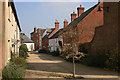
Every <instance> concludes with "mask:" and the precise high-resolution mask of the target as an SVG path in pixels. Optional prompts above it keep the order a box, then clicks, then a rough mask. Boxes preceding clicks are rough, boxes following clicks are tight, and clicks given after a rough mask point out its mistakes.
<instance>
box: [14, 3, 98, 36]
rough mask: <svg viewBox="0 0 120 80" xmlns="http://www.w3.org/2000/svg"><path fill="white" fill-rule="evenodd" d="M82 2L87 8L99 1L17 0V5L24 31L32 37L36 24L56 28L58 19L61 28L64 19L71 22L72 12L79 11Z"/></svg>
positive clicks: (40, 26)
mask: <svg viewBox="0 0 120 80" xmlns="http://www.w3.org/2000/svg"><path fill="white" fill-rule="evenodd" d="M80 4H82V6H83V7H85V10H87V9H89V8H90V7H92V6H94V5H95V4H97V2H16V3H15V6H16V9H17V14H18V17H19V20H20V25H21V28H22V32H24V33H25V34H26V35H27V36H28V37H30V33H31V32H32V31H33V29H34V27H35V26H36V27H37V28H54V27H55V25H54V22H55V20H56V19H57V20H58V21H59V23H60V28H62V27H63V21H64V19H67V20H68V22H69V23H70V20H71V18H70V14H71V13H72V12H73V11H74V12H76V13H77V7H79V6H80Z"/></svg>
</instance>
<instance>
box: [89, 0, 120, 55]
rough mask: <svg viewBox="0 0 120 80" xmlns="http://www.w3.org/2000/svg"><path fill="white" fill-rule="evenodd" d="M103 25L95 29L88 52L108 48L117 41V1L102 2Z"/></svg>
mask: <svg viewBox="0 0 120 80" xmlns="http://www.w3.org/2000/svg"><path fill="white" fill-rule="evenodd" d="M103 5H104V7H109V11H107V9H106V8H104V25H103V26H100V27H97V28H96V29H95V35H94V38H93V40H92V42H91V47H90V51H89V52H90V53H97V52H101V53H102V51H104V50H110V49H111V48H113V47H114V46H116V44H117V43H118V24H119V20H118V19H119V17H118V16H119V14H120V12H119V7H118V6H119V5H120V3H117V2H104V3H103Z"/></svg>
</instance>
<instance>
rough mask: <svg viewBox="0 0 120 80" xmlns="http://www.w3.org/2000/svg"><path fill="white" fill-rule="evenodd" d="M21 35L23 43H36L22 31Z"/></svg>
mask: <svg viewBox="0 0 120 80" xmlns="http://www.w3.org/2000/svg"><path fill="white" fill-rule="evenodd" d="M20 37H21V38H22V42H23V43H34V41H32V40H31V39H29V38H28V37H27V36H26V35H25V34H24V33H20Z"/></svg>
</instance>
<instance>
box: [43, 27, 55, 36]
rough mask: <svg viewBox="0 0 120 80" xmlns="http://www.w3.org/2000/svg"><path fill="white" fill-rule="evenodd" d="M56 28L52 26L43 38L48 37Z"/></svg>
mask: <svg viewBox="0 0 120 80" xmlns="http://www.w3.org/2000/svg"><path fill="white" fill-rule="evenodd" d="M54 30H55V28H51V29H49V30H48V31H47V33H46V35H45V36H44V37H43V38H48V36H49V35H50V34H51V33H52V32H53V31H54Z"/></svg>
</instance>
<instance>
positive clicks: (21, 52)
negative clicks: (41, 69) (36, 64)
mask: <svg viewBox="0 0 120 80" xmlns="http://www.w3.org/2000/svg"><path fill="white" fill-rule="evenodd" d="M27 52H28V48H27V45H26V44H22V45H21V46H20V48H19V56H20V57H23V58H26V57H27V56H28V53H27Z"/></svg>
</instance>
